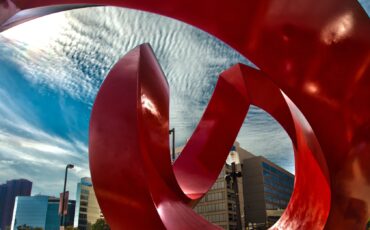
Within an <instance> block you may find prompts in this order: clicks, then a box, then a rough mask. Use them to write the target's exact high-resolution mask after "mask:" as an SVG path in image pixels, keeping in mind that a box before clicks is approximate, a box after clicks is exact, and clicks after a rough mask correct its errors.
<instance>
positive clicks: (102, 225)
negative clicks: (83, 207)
mask: <svg viewBox="0 0 370 230" xmlns="http://www.w3.org/2000/svg"><path fill="white" fill-rule="evenodd" d="M91 227H92V228H91V229H92V230H110V227H109V225H108V224H107V223H106V222H105V220H104V219H98V220H96V222H95V224H93V225H92V226H91Z"/></svg>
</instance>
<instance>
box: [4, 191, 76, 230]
mask: <svg viewBox="0 0 370 230" xmlns="http://www.w3.org/2000/svg"><path fill="white" fill-rule="evenodd" d="M74 211H75V201H68V210H67V215H66V217H65V225H66V226H72V225H73V218H74ZM19 226H28V227H30V228H31V229H32V228H42V229H45V230H59V228H60V215H59V198H54V197H48V196H42V195H38V196H17V197H16V200H15V205H14V212H13V218H12V225H11V230H16V229H17V228H18V227H19Z"/></svg>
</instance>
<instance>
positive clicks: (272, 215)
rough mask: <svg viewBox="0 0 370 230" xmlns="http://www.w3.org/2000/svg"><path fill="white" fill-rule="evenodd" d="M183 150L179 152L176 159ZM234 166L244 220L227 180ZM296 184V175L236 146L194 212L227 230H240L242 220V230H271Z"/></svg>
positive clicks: (230, 182)
mask: <svg viewBox="0 0 370 230" xmlns="http://www.w3.org/2000/svg"><path fill="white" fill-rule="evenodd" d="M183 148H184V147H183V146H181V147H178V148H176V156H179V154H180V153H181V151H182V150H183ZM232 163H235V169H236V170H235V171H237V172H241V177H238V178H237V185H238V187H237V191H238V198H239V207H240V209H239V212H240V216H238V215H237V213H238V212H237V205H236V204H237V199H236V193H235V190H234V189H233V186H232V180H225V176H226V175H230V174H231V173H232V167H231V165H232ZM293 184H294V175H292V174H291V173H289V172H287V171H286V170H284V169H282V168H281V167H279V166H277V165H276V164H274V163H272V162H270V161H268V160H267V159H266V158H264V157H261V156H255V155H253V154H252V153H250V152H248V151H247V150H245V149H243V148H241V147H240V145H239V143H237V142H235V144H234V146H233V147H232V149H231V150H230V153H229V156H228V158H227V160H226V162H225V165H224V167H223V168H222V171H221V173H220V175H219V177H218V179H217V181H216V182H215V184H214V185H213V186H212V188H211V189H210V190H209V191H208V193H207V194H206V195H205V196H204V197H203V198H202V199H201V200H200V201H199V203H198V204H197V205H196V207H194V210H195V212H197V213H198V214H200V215H201V216H203V217H204V218H205V219H207V220H208V221H209V222H211V223H213V224H215V225H218V226H220V227H221V228H223V229H227V230H234V229H237V220H238V218H240V222H241V228H242V229H267V228H268V227H269V226H271V225H272V224H273V223H275V222H276V221H277V220H278V219H279V218H280V216H281V215H282V213H283V211H284V210H285V208H286V206H287V204H288V202H289V199H290V196H291V193H292V191H293Z"/></svg>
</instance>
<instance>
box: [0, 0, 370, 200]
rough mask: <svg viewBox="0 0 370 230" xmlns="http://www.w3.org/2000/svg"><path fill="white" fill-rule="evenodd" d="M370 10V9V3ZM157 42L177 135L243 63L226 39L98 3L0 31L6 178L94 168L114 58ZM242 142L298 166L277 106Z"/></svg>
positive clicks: (48, 179)
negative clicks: (94, 117) (93, 140)
mask: <svg viewBox="0 0 370 230" xmlns="http://www.w3.org/2000/svg"><path fill="white" fill-rule="evenodd" d="M362 4H363V5H364V7H365V8H366V9H370V3H369V1H363V2H362ZM368 12H369V11H368ZM144 42H149V43H150V44H151V45H152V47H153V49H154V52H155V53H156V55H157V57H158V60H159V63H160V64H161V66H162V68H163V70H164V72H165V75H166V76H167V79H168V82H169V85H170V93H171V104H170V108H171V112H170V126H171V127H175V128H176V138H177V139H176V144H177V145H182V144H184V143H185V141H186V139H187V138H188V137H189V136H190V135H191V133H192V132H193V130H194V128H195V126H196V124H197V123H198V121H199V119H200V117H201V115H202V113H203V110H204V108H205V106H206V105H207V103H208V101H209V98H210V97H211V95H212V92H213V89H214V85H215V83H216V81H217V77H218V75H219V74H220V73H221V72H222V71H223V70H225V69H227V68H228V67H230V66H232V65H234V64H236V63H238V62H241V63H245V64H248V65H252V66H253V64H252V63H250V62H249V61H248V60H247V59H246V58H244V57H242V56H241V55H239V54H238V53H236V52H235V51H234V50H233V49H231V48H229V47H228V46H226V45H225V44H223V43H222V42H220V41H218V40H217V39H215V38H213V37H211V36H209V35H207V34H206V33H204V32H202V31H200V30H197V29H195V28H193V27H191V26H189V25H186V24H183V23H181V22H178V21H175V20H172V19H168V18H165V17H160V16H157V15H152V14H148V13H141V12H138V11H133V10H126V9H118V8H112V7H99V8H89V9H82V10H74V11H69V12H65V13H58V14H53V15H50V16H46V17H43V18H40V19H37V20H34V21H31V22H28V23H25V24H23V25H20V26H18V27H15V28H13V29H10V30H8V31H6V32H3V33H1V34H0V54H1V55H0V183H4V182H5V181H6V180H9V179H15V178H26V179H29V180H31V181H33V192H32V193H33V194H38V193H41V194H47V195H57V194H58V193H59V192H60V191H61V190H62V186H63V178H64V168H65V165H66V164H67V163H73V164H74V165H75V166H76V167H75V169H73V170H71V171H70V174H69V176H70V177H69V183H68V189H69V190H70V191H72V194H71V195H72V197H73V198H74V196H75V194H74V193H75V191H76V184H77V182H78V180H79V178H81V177H83V176H89V175H90V173H89V166H88V148H87V145H88V123H89V118H90V112H91V107H92V104H93V101H94V98H95V96H96V93H97V91H98V89H99V86H100V84H101V83H102V81H103V80H104V78H105V76H106V75H107V74H108V72H109V70H110V68H111V67H112V65H113V64H114V63H115V62H116V61H117V60H118V59H119V57H121V56H123V55H124V54H125V53H127V52H128V51H129V50H131V49H132V48H134V47H136V46H137V45H139V44H141V43H144ZM237 141H239V142H240V144H241V146H242V147H244V148H246V149H248V150H249V151H251V152H252V153H254V154H256V155H263V156H265V157H267V158H268V159H270V160H271V161H273V162H275V163H277V164H279V165H281V166H282V167H284V168H286V169H287V170H289V171H291V172H294V156H293V151H292V147H291V142H290V140H289V138H288V136H287V135H286V133H285V132H284V131H283V129H282V128H281V127H280V126H279V125H278V124H277V123H276V122H275V121H274V119H272V118H271V117H270V116H269V115H268V114H266V113H265V112H263V111H262V110H260V109H258V108H252V109H251V110H250V112H249V114H248V116H247V118H246V120H245V122H244V124H243V126H242V128H241V131H240V133H239V136H238V138H237Z"/></svg>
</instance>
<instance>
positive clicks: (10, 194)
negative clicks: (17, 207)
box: [0, 179, 32, 230]
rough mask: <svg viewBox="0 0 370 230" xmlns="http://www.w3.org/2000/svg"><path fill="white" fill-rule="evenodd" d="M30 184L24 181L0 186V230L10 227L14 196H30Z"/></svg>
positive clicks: (15, 181)
mask: <svg viewBox="0 0 370 230" xmlns="http://www.w3.org/2000/svg"><path fill="white" fill-rule="evenodd" d="M31 190H32V182H31V181H29V180H25V179H19V180H10V181H7V182H6V184H2V185H0V230H5V229H6V227H8V226H10V225H11V222H12V214H13V208H14V202H15V197H16V196H30V195H31Z"/></svg>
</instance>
